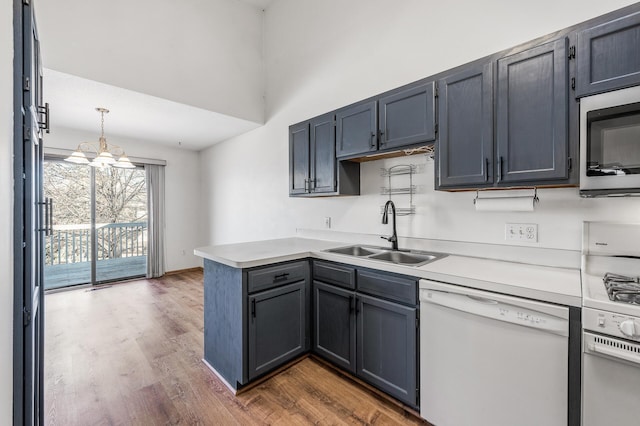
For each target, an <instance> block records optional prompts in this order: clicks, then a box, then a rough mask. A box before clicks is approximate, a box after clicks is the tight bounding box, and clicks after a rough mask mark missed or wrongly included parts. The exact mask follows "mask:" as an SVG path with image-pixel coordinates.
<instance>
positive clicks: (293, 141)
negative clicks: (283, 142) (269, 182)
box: [289, 122, 309, 195]
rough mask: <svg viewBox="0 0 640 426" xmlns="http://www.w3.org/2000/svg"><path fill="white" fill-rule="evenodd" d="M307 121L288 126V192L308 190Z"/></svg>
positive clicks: (292, 193) (297, 192)
mask: <svg viewBox="0 0 640 426" xmlns="http://www.w3.org/2000/svg"><path fill="white" fill-rule="evenodd" d="M308 180H309V122H304V123H300V124H295V125H293V126H290V127H289V194H290V195H295V194H304V193H306V192H308Z"/></svg>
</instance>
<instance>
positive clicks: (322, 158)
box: [309, 113, 337, 192]
mask: <svg viewBox="0 0 640 426" xmlns="http://www.w3.org/2000/svg"><path fill="white" fill-rule="evenodd" d="M309 186H310V189H311V192H335V191H336V190H337V188H336V131H335V124H334V115H333V113H330V114H325V115H323V116H322V117H318V118H314V119H313V120H311V181H310V184H309Z"/></svg>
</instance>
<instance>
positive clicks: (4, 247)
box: [0, 0, 13, 424]
mask: <svg viewBox="0 0 640 426" xmlns="http://www.w3.org/2000/svg"><path fill="white" fill-rule="evenodd" d="M12 20H13V2H12V1H11V0H2V1H1V2H0V75H1V76H2V78H0V200H1V201H0V423H1V424H11V422H12V420H11V419H12V411H13V405H12V395H13V21H12Z"/></svg>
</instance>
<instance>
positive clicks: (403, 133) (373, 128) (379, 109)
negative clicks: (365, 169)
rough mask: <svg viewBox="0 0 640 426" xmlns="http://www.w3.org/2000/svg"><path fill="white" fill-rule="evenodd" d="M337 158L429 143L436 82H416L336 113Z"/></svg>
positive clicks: (433, 123) (432, 134)
mask: <svg viewBox="0 0 640 426" xmlns="http://www.w3.org/2000/svg"><path fill="white" fill-rule="evenodd" d="M336 123H337V124H336V126H337V127H336V155H337V157H338V158H357V157H363V156H367V155H371V154H374V153H377V152H381V153H383V152H388V151H397V150H398V149H401V148H404V147H410V146H415V145H417V144H422V143H431V142H433V141H434V140H435V137H436V114H435V83H434V82H433V81H430V82H423V81H421V82H417V83H413V84H411V85H409V86H405V87H401V88H399V89H395V90H392V91H390V92H388V93H385V94H383V95H381V96H380V97H378V98H377V99H373V100H367V101H363V102H360V103H357V104H354V105H351V106H348V107H345V108H342V109H340V110H338V111H337V112H336Z"/></svg>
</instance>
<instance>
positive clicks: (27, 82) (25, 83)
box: [22, 76, 31, 92]
mask: <svg viewBox="0 0 640 426" xmlns="http://www.w3.org/2000/svg"><path fill="white" fill-rule="evenodd" d="M22 90H24V91H26V92H28V91H29V90H31V79H30V78H29V77H27V76H23V78H22Z"/></svg>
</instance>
